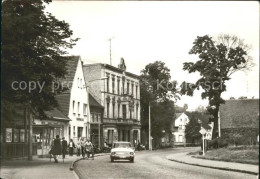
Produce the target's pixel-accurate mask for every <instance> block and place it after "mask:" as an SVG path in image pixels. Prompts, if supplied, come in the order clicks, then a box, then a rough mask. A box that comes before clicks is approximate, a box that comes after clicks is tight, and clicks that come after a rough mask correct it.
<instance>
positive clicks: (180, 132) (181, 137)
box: [173, 113, 190, 145]
mask: <svg viewBox="0 0 260 179" xmlns="http://www.w3.org/2000/svg"><path fill="white" fill-rule="evenodd" d="M189 121H190V120H189V117H188V116H187V115H186V114H185V113H176V117H175V120H174V125H173V126H174V132H173V135H174V144H175V145H184V143H185V141H186V138H185V126H186V125H187V124H188V123H189Z"/></svg>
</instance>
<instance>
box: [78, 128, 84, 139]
mask: <svg viewBox="0 0 260 179" xmlns="http://www.w3.org/2000/svg"><path fill="white" fill-rule="evenodd" d="M82 132H83V127H78V138H80V137H82Z"/></svg>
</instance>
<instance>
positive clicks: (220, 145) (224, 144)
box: [218, 138, 228, 148]
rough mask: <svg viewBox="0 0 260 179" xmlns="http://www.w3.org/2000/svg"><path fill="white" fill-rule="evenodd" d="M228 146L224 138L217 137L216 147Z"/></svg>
mask: <svg viewBox="0 0 260 179" xmlns="http://www.w3.org/2000/svg"><path fill="white" fill-rule="evenodd" d="M227 146H228V141H227V140H226V139H221V138H218V147H219V148H223V147H227Z"/></svg>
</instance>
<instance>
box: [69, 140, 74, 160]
mask: <svg viewBox="0 0 260 179" xmlns="http://www.w3.org/2000/svg"><path fill="white" fill-rule="evenodd" d="M74 148H75V144H74V142H73V140H72V139H70V142H69V154H70V156H73V149H74Z"/></svg>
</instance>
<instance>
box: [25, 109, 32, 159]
mask: <svg viewBox="0 0 260 179" xmlns="http://www.w3.org/2000/svg"><path fill="white" fill-rule="evenodd" d="M25 114H26V115H25V118H26V121H28V125H29V135H28V160H30V161H31V160H32V111H31V110H29V109H28V107H27V108H26V112H25ZM26 135H27V134H26Z"/></svg>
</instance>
